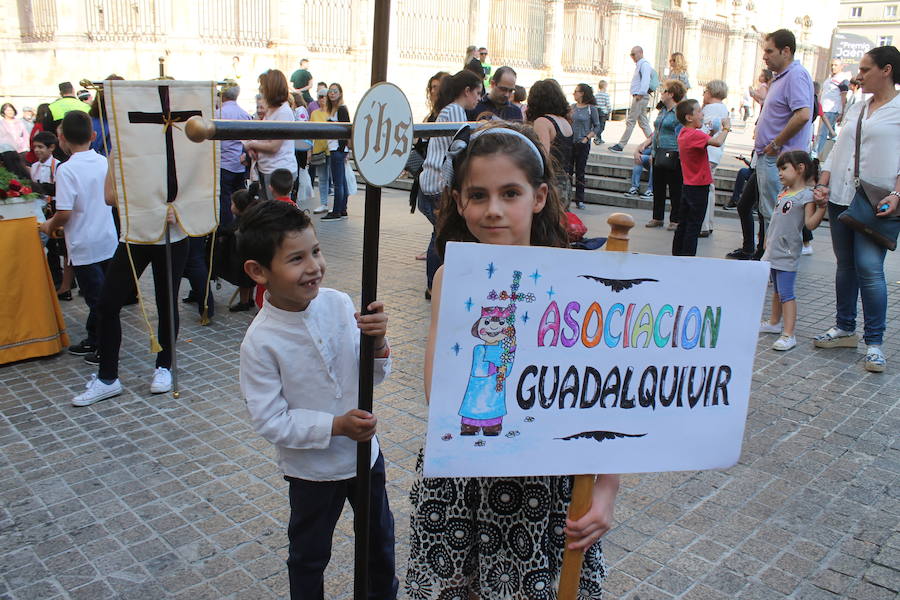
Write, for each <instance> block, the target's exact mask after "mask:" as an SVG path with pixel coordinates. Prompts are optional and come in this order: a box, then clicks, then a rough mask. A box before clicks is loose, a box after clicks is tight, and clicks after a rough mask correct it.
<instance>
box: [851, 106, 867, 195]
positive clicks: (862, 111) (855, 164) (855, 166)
mask: <svg viewBox="0 0 900 600" xmlns="http://www.w3.org/2000/svg"><path fill="white" fill-rule="evenodd" d="M865 114H866V103H865V102H863V104H862V106H860V111H859V120H858V121H856V151H855V152H854V153H853V154H854V156H853V179H857V180H858V179H859V145H860V143H861V142H862V123H863V115H865Z"/></svg>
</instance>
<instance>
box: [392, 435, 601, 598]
mask: <svg viewBox="0 0 900 600" xmlns="http://www.w3.org/2000/svg"><path fill="white" fill-rule="evenodd" d="M422 463H423V460H422V453H420V454H419V460H418V463H417V465H416V471H417V473H418V474H419V477H418V478H417V480H416V482H415V483H414V484H413V487H412V490H411V492H410V500H411V501H412V505H413V510H412V513H411V531H412V533H411V543H410V557H409V569H408V571H407V575H406V592H407V594H408V596H409V598H411V599H412V600H470V597H471V596H470V594H472V595H474V596H475V597H477V598H480V599H482V600H555V598H556V591H557V589H558V587H559V574H560V570H561V568H562V555H563V550H564V549H565V543H566V534H565V532H564V531H563V529H564V527H565V525H566V512H567V510H568V507H569V501H570V499H571V495H572V478H571V477H560V476H554V477H549V476H548V477H503V478H497V477H478V478H474V477H472V478H434V479H426V478H424V477H422ZM605 576H606V567H605V564H604V562H603V554H602V551H601V546H600V542H599V541H598V542H597V543H595V544H594V545H593V546H591V547H590V548H588V550H587V552H585V555H584V565H583V566H582V569H581V581H580V584H579V592H578V598H579V600H599V599H600V598H601V594H602V589H601V583H602V580H603V578H604V577H605Z"/></svg>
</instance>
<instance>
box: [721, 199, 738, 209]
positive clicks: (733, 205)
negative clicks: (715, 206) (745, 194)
mask: <svg viewBox="0 0 900 600" xmlns="http://www.w3.org/2000/svg"><path fill="white" fill-rule="evenodd" d="M722 210H737V204H735V203H734V202H731V201H730V200H729V201H728V204H726V205H725V206H723V207H722Z"/></svg>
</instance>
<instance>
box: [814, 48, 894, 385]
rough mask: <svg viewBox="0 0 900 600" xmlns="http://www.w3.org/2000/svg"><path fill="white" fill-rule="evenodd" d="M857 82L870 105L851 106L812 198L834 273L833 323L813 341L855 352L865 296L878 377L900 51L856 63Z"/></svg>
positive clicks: (871, 362) (869, 355)
mask: <svg viewBox="0 0 900 600" xmlns="http://www.w3.org/2000/svg"><path fill="white" fill-rule="evenodd" d="M858 79H859V81H860V82H861V84H862V89H863V92H865V93H868V94H872V97H871V98H870V99H869V100H867V101H860V102H857V103H855V104H854V105H853V106H852V107H851V108H850V110H849V111H848V112H847V115H846V117H845V119H844V127H843V129H841V132H840V135H839V136H838V139H837V142H836V143H835V145H834V148H833V149H832V151H831V153H830V154H829V155H828V159H827V160H826V161H825V166H824V167H823V173H822V177H821V178H820V180H819V181H820V183H819V184H818V185H817V186H816V189H815V197H816V201H817V202H818V203H819V204H821V205H824V204H826V203H827V205H828V220H829V222H830V224H831V245H832V247H833V249H834V255H835V258H836V259H837V270H836V273H835V282H834V283H835V292H836V295H837V300H836V304H837V306H836V309H837V315H836V324H835V326H834V327H832V328H831V329H829V330H828V331H826V332H825V333H823V334H821V335H818V336H816V337H815V339H814V340H813V344H814V345H815V346H816V347H817V348H839V347H847V348H856V345H857V343H858V341H859V337H858V336H857V334H856V300H857V297H859V296H861V297H862V305H863V317H864V333H863V338H864V340H865V342H866V345H867V350H866V357H865V360H864V362H863V366H864V367H865V368H866V370H867V371H872V372H876V373H880V372H882V371H884V368H885V357H884V352H883V351H882V350H881V344H882V339H883V337H884V330H885V323H886V318H887V284H886V283H885V279H884V258H885V255H886V251H887V249H889V248H890V249H892V250H893V249H894V248H895V247H896V241H897V234H898V231H900V210H898V208H897V204H898V200H900V175H898V173H900V97H898V94H897V90H896V89H895V86H896V85H898V84H900V52H898V50H897V48H895V47H894V46H881V47H878V48H873V49H872V50H870V51H869V52H867V53H866V54H865V55H864V56H863V57H862V59H860V62H859V75H858Z"/></svg>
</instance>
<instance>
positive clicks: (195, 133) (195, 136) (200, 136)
mask: <svg viewBox="0 0 900 600" xmlns="http://www.w3.org/2000/svg"><path fill="white" fill-rule="evenodd" d="M184 133H185V135H187V137H188V139H189V140H191V141H192V142H198V143H199V142H205V141H206V140H211V139H212V137H213V136H214V135H215V134H216V126H215V124H214V123H213V122H212V121H211V120H210V119H204V118H203V117H200V116H196V115H195V116H193V117H191V118H190V119H188V120H187V123H185V124H184Z"/></svg>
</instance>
